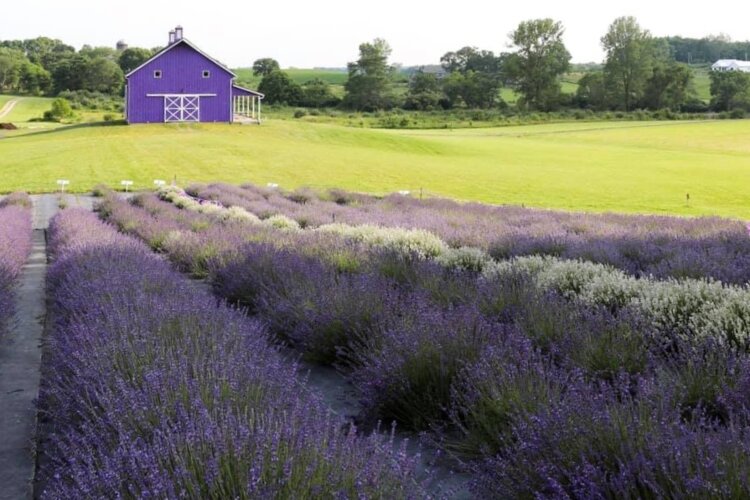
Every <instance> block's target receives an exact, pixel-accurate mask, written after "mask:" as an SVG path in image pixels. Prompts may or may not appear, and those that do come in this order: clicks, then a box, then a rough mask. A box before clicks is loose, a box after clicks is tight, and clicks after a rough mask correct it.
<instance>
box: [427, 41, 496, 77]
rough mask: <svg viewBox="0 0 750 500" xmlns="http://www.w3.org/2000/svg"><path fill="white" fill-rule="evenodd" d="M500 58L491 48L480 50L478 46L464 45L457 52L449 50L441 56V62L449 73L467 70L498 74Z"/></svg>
mask: <svg viewBox="0 0 750 500" xmlns="http://www.w3.org/2000/svg"><path fill="white" fill-rule="evenodd" d="M498 63H499V60H498V58H497V57H495V54H494V53H493V52H491V51H489V50H479V49H477V48H476V47H463V48H462V49H459V50H457V51H456V52H447V53H445V54H444V55H443V57H441V58H440V64H441V65H442V66H443V69H445V71H446V72H448V73H453V72H454V71H458V72H459V73H462V74H466V72H467V71H478V72H481V73H488V74H496V73H498V72H499V64H498Z"/></svg>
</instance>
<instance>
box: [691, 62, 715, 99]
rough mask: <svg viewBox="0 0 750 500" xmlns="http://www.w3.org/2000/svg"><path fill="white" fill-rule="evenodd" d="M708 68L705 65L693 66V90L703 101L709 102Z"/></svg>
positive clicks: (709, 82)
mask: <svg viewBox="0 0 750 500" xmlns="http://www.w3.org/2000/svg"><path fill="white" fill-rule="evenodd" d="M710 74H711V73H710V69H709V68H708V67H706V66H693V90H694V91H695V94H696V95H697V96H698V98H699V99H700V100H702V101H703V102H711V78H710V76H709V75H710Z"/></svg>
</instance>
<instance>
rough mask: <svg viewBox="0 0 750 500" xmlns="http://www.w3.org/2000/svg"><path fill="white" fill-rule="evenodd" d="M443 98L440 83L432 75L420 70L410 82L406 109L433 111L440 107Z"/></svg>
mask: <svg viewBox="0 0 750 500" xmlns="http://www.w3.org/2000/svg"><path fill="white" fill-rule="evenodd" d="M442 98H443V92H442V90H441V89H440V81H439V80H438V79H437V77H436V76H435V75H434V74H432V73H425V72H424V71H423V70H421V69H420V70H419V71H417V72H416V73H414V75H413V76H412V77H411V80H410V81H409V91H408V93H407V94H406V102H405V104H404V108H406V109H417V110H432V109H435V108H437V107H438V105H439V103H440V100H441V99H442Z"/></svg>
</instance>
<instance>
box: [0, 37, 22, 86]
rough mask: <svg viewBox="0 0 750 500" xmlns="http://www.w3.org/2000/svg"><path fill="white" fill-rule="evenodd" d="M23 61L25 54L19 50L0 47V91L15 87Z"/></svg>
mask: <svg viewBox="0 0 750 500" xmlns="http://www.w3.org/2000/svg"><path fill="white" fill-rule="evenodd" d="M25 61H27V59H26V56H25V55H24V53H23V52H22V51H21V50H18V49H11V48H7V47H0V91H6V92H7V91H14V90H16V89H17V87H18V82H19V79H20V77H21V68H22V66H23V64H24V62H25Z"/></svg>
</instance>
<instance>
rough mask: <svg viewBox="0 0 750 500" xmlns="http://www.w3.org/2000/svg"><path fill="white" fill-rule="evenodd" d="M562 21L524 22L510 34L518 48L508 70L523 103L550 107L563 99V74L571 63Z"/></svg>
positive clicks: (538, 106)
mask: <svg viewBox="0 0 750 500" xmlns="http://www.w3.org/2000/svg"><path fill="white" fill-rule="evenodd" d="M564 32H565V30H564V28H563V25H562V23H560V22H557V21H554V20H552V19H534V20H531V21H524V22H522V23H520V24H519V25H518V28H516V30H515V31H514V32H513V33H511V34H510V39H511V42H512V44H513V46H514V47H515V49H516V51H515V52H514V53H512V54H509V55H508V56H507V58H506V60H505V63H504V65H505V68H504V71H505V72H506V73H507V75H508V77H509V78H510V80H511V82H512V85H513V87H514V88H515V89H516V90H517V91H518V92H519V93H520V94H521V100H520V103H521V104H523V105H525V106H527V107H529V108H531V109H541V110H549V109H552V108H554V107H555V106H556V105H557V103H558V102H559V99H560V76H561V75H562V74H563V73H565V72H566V71H567V70H568V68H569V66H570V53H569V52H568V50H567V49H566V48H565V44H564V43H563V40H562V36H563V33H564Z"/></svg>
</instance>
